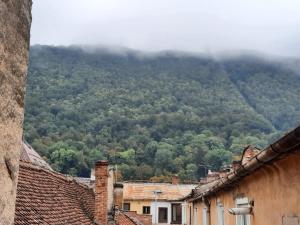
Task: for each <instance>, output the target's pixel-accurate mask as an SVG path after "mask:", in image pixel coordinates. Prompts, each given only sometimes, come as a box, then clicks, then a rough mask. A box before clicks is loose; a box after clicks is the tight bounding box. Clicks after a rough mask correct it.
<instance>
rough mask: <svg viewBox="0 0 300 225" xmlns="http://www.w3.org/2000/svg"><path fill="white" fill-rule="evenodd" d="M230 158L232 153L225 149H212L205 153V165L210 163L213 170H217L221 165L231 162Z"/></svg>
mask: <svg viewBox="0 0 300 225" xmlns="http://www.w3.org/2000/svg"><path fill="white" fill-rule="evenodd" d="M231 160H232V153H231V152H229V151H226V150H225V149H214V150H211V151H209V152H208V153H206V155H205V161H206V163H207V165H210V166H211V168H212V169H213V170H215V171H218V170H220V168H221V167H222V166H224V165H226V164H229V163H231Z"/></svg>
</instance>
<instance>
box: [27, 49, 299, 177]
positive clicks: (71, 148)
mask: <svg viewBox="0 0 300 225" xmlns="http://www.w3.org/2000/svg"><path fill="white" fill-rule="evenodd" d="M299 93H300V77H299V76H298V75H297V74H296V73H295V70H290V69H288V68H287V67H286V66H283V64H282V65H281V64H279V63H278V62H272V61H266V60H263V59H260V58H255V57H236V58H232V59H226V60H225V59H224V60H213V59H210V58H205V57H197V56H193V55H188V54H176V53H172V52H166V53H161V54H156V55H154V54H153V55H149V54H148V55H147V54H143V53H140V52H135V51H131V50H126V51H123V52H121V51H120V52H112V51H109V50H107V49H97V50H94V51H84V50H82V49H81V48H77V47H69V48H65V47H49V46H34V47H32V48H31V55H30V70H29V74H28V85H27V95H26V113H25V137H26V139H27V141H28V142H29V143H31V144H32V145H33V147H34V148H36V149H37V150H38V151H39V153H40V154H42V155H43V156H44V157H45V158H47V159H48V161H49V162H50V163H51V164H52V166H53V167H54V168H55V169H57V170H59V171H61V172H64V173H69V174H73V175H79V176H88V175H89V169H90V168H91V167H92V166H93V163H94V161H95V160H98V159H103V158H106V159H108V160H109V161H110V162H111V163H112V164H118V168H119V169H120V171H122V176H123V178H124V179H149V178H151V177H154V176H156V177H154V178H153V179H160V178H161V179H164V176H165V177H167V176H169V175H170V174H172V173H177V174H179V175H180V177H181V178H182V179H186V180H189V179H198V178H199V176H201V175H203V172H204V169H203V165H208V166H210V167H211V168H212V169H219V168H220V167H221V166H222V165H224V164H226V163H229V162H230V161H231V159H232V157H233V156H234V155H238V154H240V153H241V151H242V149H243V148H244V147H245V146H246V145H248V144H254V145H256V146H258V147H260V148H263V147H265V146H266V145H267V144H268V143H269V142H271V141H273V140H275V139H276V138H278V137H279V136H280V135H282V134H283V133H284V132H286V131H287V130H289V129H290V128H293V127H295V126H296V125H298V124H297V123H298V121H300V102H299Z"/></svg>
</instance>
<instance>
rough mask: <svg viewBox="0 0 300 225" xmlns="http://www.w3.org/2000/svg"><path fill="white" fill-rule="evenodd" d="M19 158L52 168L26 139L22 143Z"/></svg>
mask: <svg viewBox="0 0 300 225" xmlns="http://www.w3.org/2000/svg"><path fill="white" fill-rule="evenodd" d="M20 160H22V161H25V162H30V163H32V164H34V165H37V166H40V167H42V168H45V169H48V170H52V168H51V167H50V166H49V164H48V163H47V162H46V161H45V160H44V159H43V158H42V157H41V156H40V155H39V154H38V153H37V152H36V151H35V150H34V149H33V148H32V147H31V146H30V145H29V144H28V143H27V142H26V141H23V143H22V148H21V155H20Z"/></svg>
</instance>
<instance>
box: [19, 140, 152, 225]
mask: <svg viewBox="0 0 300 225" xmlns="http://www.w3.org/2000/svg"><path fill="white" fill-rule="evenodd" d="M116 186H117V185H116ZM115 200H116V201H118V199H115V198H114V184H113V176H112V172H111V170H110V169H109V166H108V163H107V162H106V161H99V162H97V163H96V164H95V181H94V184H93V185H91V186H90V185H85V184H82V183H80V182H78V180H77V179H75V178H73V177H71V176H67V175H64V174H60V173H58V172H55V171H53V170H52V168H51V167H50V166H49V164H47V163H46V162H45V160H44V159H43V158H42V157H41V156H40V155H39V154H38V153H37V152H36V151H35V150H34V149H33V148H32V147H31V146H29V145H28V144H27V143H26V142H24V143H23V146H22V150H21V159H20V168H19V179H18V185H17V199H16V210H15V223H14V224H15V225H35V224H36V225H41V224H45V225H46V224H47V225H60V224H62V225H66V224H72V225H106V224H116V225H150V224H151V216H146V215H137V214H136V213H135V212H129V211H128V212H124V211H122V210H120V209H118V208H117V207H115V205H116V204H115Z"/></svg>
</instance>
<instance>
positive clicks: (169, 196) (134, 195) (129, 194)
mask: <svg viewBox="0 0 300 225" xmlns="http://www.w3.org/2000/svg"><path fill="white" fill-rule="evenodd" d="M123 185H124V186H123V198H124V200H125V201H126V200H155V194H154V191H161V194H158V196H157V197H158V198H157V199H158V200H165V201H171V200H178V199H180V198H182V197H184V196H186V195H188V194H189V193H190V192H191V190H192V189H193V188H195V187H196V186H197V185H194V184H177V185H175V184H170V183H123Z"/></svg>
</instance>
